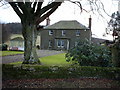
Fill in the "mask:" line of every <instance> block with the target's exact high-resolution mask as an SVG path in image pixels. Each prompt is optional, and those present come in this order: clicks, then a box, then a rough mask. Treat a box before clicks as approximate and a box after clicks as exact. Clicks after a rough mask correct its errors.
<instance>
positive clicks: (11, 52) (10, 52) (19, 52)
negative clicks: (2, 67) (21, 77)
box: [0, 51, 24, 56]
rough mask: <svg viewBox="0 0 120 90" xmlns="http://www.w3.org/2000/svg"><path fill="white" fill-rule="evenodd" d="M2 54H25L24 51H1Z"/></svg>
mask: <svg viewBox="0 0 120 90" xmlns="http://www.w3.org/2000/svg"><path fill="white" fill-rule="evenodd" d="M0 53H1V54H0V56H7V55H16V54H23V53H24V52H23V51H0Z"/></svg>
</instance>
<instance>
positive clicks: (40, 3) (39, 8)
mask: <svg viewBox="0 0 120 90" xmlns="http://www.w3.org/2000/svg"><path fill="white" fill-rule="evenodd" d="M42 4H43V2H38V6H37V10H36V13H35V15H36V16H38V14H39V13H40V12H41V6H42Z"/></svg>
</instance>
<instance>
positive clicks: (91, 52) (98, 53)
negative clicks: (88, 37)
mask: <svg viewBox="0 0 120 90" xmlns="http://www.w3.org/2000/svg"><path fill="white" fill-rule="evenodd" d="M65 57H66V61H68V62H69V61H72V62H74V64H79V65H81V66H102V67H107V66H109V65H110V60H111V52H110V50H109V49H108V48H107V47H106V46H101V45H97V44H93V43H89V42H88V41H80V42H78V44H77V45H76V46H75V47H74V48H72V49H70V50H69V51H68V52H67V54H66V56H65Z"/></svg>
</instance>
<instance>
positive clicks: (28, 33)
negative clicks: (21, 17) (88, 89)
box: [22, 24, 41, 64]
mask: <svg viewBox="0 0 120 90" xmlns="http://www.w3.org/2000/svg"><path fill="white" fill-rule="evenodd" d="M22 32H23V37H24V61H23V64H41V62H40V60H39V58H38V55H37V52H36V39H37V29H36V25H35V24H25V25H23V31H22Z"/></svg>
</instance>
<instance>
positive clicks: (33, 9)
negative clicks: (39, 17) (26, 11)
mask: <svg viewBox="0 0 120 90" xmlns="http://www.w3.org/2000/svg"><path fill="white" fill-rule="evenodd" d="M35 1H36V0H35ZM36 4H37V2H34V4H33V8H32V12H33V13H34V11H35V7H36Z"/></svg>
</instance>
